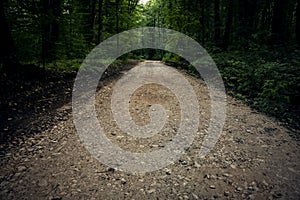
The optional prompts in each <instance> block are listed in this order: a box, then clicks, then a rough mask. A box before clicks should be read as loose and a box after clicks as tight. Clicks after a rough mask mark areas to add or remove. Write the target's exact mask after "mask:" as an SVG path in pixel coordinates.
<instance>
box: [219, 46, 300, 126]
mask: <svg viewBox="0 0 300 200" xmlns="http://www.w3.org/2000/svg"><path fill="white" fill-rule="evenodd" d="M270 56H271V55H270ZM255 58H256V59H255ZM214 59H215V61H216V63H217V64H218V67H219V69H220V71H221V74H222V77H223V79H224V81H225V84H226V86H227V88H228V89H229V90H230V91H232V93H233V94H234V95H235V96H236V97H238V98H240V99H242V100H244V101H246V102H248V103H249V104H250V105H252V106H254V107H256V108H258V109H259V110H261V111H263V112H266V113H269V114H271V115H274V116H277V117H279V118H281V119H283V120H286V121H288V122H289V123H291V122H292V123H294V124H295V123H299V118H298V119H297V116H296V115H297V113H298V114H299V111H300V109H299V108H300V107H299V102H298V101H297V99H298V100H299V97H300V70H299V65H295V64H296V63H297V62H296V61H295V60H298V59H295V58H294V60H293V61H292V62H289V63H280V62H271V61H265V60H264V59H262V58H261V57H260V58H259V57H258V55H257V52H253V53H251V52H248V53H247V54H245V53H241V52H235V53H234V52H231V53H221V54H217V55H214ZM291 119H294V120H291Z"/></svg>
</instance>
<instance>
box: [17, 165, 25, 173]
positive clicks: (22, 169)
mask: <svg viewBox="0 0 300 200" xmlns="http://www.w3.org/2000/svg"><path fill="white" fill-rule="evenodd" d="M26 169H27V167H25V166H19V167H18V172H22V171H25V170H26Z"/></svg>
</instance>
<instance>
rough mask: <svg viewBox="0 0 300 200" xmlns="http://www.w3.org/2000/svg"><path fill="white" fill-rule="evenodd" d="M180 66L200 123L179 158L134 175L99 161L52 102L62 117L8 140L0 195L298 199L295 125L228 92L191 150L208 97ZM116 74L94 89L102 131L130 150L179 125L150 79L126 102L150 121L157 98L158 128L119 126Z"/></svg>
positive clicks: (170, 102)
mask: <svg viewBox="0 0 300 200" xmlns="http://www.w3.org/2000/svg"><path fill="white" fill-rule="evenodd" d="M148 62H150V61H148ZM144 64H145V63H142V64H140V65H138V66H136V67H141V66H142V65H144ZM148 64H149V63H148ZM151 64H152V65H154V66H155V65H156V64H157V65H160V67H162V66H163V67H167V66H164V65H162V64H161V63H156V62H151ZM155 69H156V68H155V67H154V68H153V70H155ZM157 69H159V68H157ZM123 73H127V72H126V71H124V72H123ZM182 74H183V75H184V76H185V78H186V79H187V80H188V81H189V82H190V84H191V85H192V86H193V88H194V91H195V93H196V95H197V98H198V101H199V106H200V113H199V114H200V119H199V122H200V126H199V128H198V132H197V136H196V138H195V140H194V142H193V144H192V145H191V146H190V148H188V149H187V150H186V153H185V154H184V155H182V156H181V158H180V159H179V160H178V161H176V162H175V163H173V164H171V165H169V166H167V168H164V169H161V170H158V171H154V172H151V173H145V174H135V175H132V174H128V173H125V172H122V171H116V170H114V169H112V168H109V167H107V166H105V165H103V164H101V163H99V162H98V160H97V159H95V158H93V157H92V156H91V155H90V154H89V152H88V151H87V150H86V149H85V148H84V146H83V145H82V143H81V142H80V141H79V137H78V135H77V134H76V131H75V128H74V124H73V120H72V112H71V104H67V105H64V106H63V107H61V108H59V109H58V110H57V115H58V116H57V118H58V119H60V117H59V116H60V115H62V114H64V115H66V116H67V117H63V118H61V119H63V120H60V121H59V122H58V123H57V124H56V125H55V126H53V127H50V128H49V129H48V130H46V131H43V132H41V133H39V134H36V135H34V136H31V137H25V138H24V139H22V140H19V142H16V143H15V144H12V146H13V148H10V149H8V150H7V152H6V153H5V155H4V156H2V157H1V171H0V199H211V198H213V199H214V198H219V199H277V198H278V199H299V198H300V188H299V185H300V163H299V158H300V152H299V144H297V142H296V141H294V140H293V139H292V138H291V137H290V135H291V134H297V133H291V132H289V131H288V130H287V129H286V128H284V127H283V126H281V125H280V124H279V123H278V122H277V121H276V120H274V119H272V118H270V117H267V116H265V115H263V114H260V113H258V112H257V111H255V110H253V109H251V108H249V107H248V106H246V105H245V104H243V103H242V102H240V101H238V100H236V99H233V98H232V97H229V96H228V99H227V102H228V109H227V118H226V124H225V127H224V130H223V134H222V136H221V137H220V138H219V141H218V143H217V144H216V146H215V147H214V149H213V150H212V151H211V152H210V153H209V154H208V155H207V157H206V158H205V159H200V158H199V157H198V152H199V150H200V148H201V143H202V139H203V138H204V136H205V135H206V132H207V129H208V122H209V117H210V99H209V96H208V93H207V88H206V85H205V83H204V82H203V81H202V80H199V79H197V78H195V77H192V76H190V75H187V74H185V73H183V72H182ZM116 82H117V80H116V79H114V80H110V81H104V83H103V86H102V87H101V89H100V90H99V91H98V93H97V95H96V96H97V97H96V102H97V104H96V110H97V114H98V119H99V121H100V122H101V124H103V126H104V129H105V132H106V133H107V137H108V138H109V139H110V140H111V141H113V142H114V143H115V144H117V145H119V146H120V147H122V148H123V149H125V150H129V151H133V152H147V151H154V150H158V149H161V148H164V147H165V145H166V144H167V143H168V142H170V141H171V140H172V137H174V135H175V134H176V131H177V129H178V126H179V124H178V121H179V120H180V106H179V103H178V100H176V96H175V95H174V94H172V93H171V92H170V91H169V90H168V89H166V88H164V87H161V86H160V85H157V84H148V85H144V86H142V87H140V88H139V89H138V90H136V91H135V93H134V94H133V96H132V97H131V100H130V104H129V108H130V109H129V110H130V112H131V116H132V118H133V120H134V121H135V122H136V124H138V125H145V124H147V123H149V120H150V118H149V115H148V109H149V107H150V106H151V105H152V104H161V105H163V106H164V107H165V108H166V110H167V116H168V122H167V123H166V125H165V126H164V128H163V129H162V130H161V132H160V133H159V134H157V135H156V136H153V137H151V138H145V139H135V138H134V137H129V136H128V135H127V134H126V133H123V132H122V131H120V130H119V128H118V127H117V125H116V122H115V121H114V119H113V117H112V112H111V108H110V103H111V99H110V97H111V94H112V91H113V87H114V85H115V84H116Z"/></svg>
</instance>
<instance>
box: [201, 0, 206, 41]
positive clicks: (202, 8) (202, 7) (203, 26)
mask: <svg viewBox="0 0 300 200" xmlns="http://www.w3.org/2000/svg"><path fill="white" fill-rule="evenodd" d="M204 4H205V1H204V0H201V1H200V6H201V16H200V27H201V41H202V44H201V45H202V46H203V45H204V42H205V20H204V15H205V9H204V8H205V5H204Z"/></svg>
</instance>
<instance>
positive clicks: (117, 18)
mask: <svg viewBox="0 0 300 200" xmlns="http://www.w3.org/2000/svg"><path fill="white" fill-rule="evenodd" d="M119 2H120V0H116V34H118V33H119Z"/></svg>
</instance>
